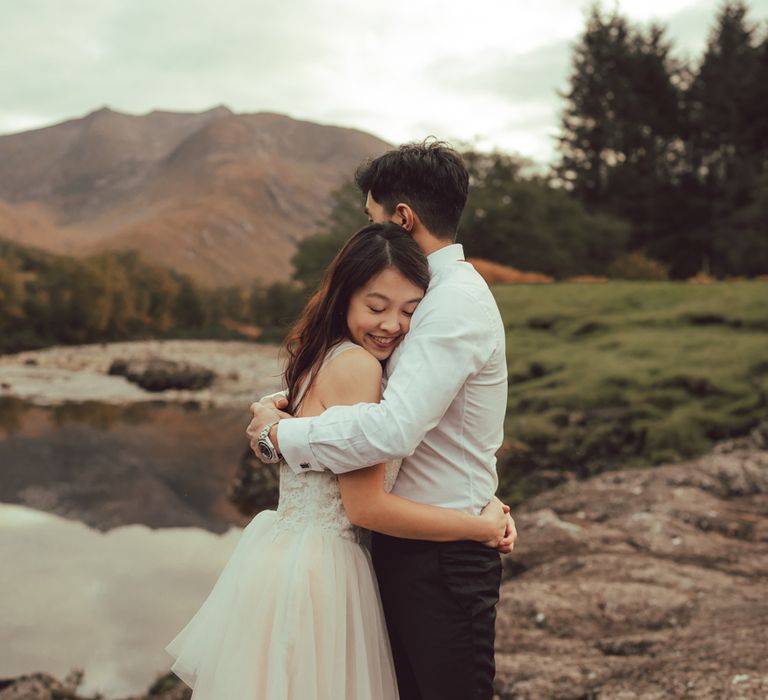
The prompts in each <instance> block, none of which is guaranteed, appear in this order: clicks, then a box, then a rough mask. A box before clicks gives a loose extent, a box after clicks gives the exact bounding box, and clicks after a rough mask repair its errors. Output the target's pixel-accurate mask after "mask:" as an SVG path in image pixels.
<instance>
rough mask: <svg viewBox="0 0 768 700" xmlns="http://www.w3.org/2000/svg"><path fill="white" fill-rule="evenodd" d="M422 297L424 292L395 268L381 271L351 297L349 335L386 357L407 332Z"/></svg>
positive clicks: (353, 339)
mask: <svg viewBox="0 0 768 700" xmlns="http://www.w3.org/2000/svg"><path fill="white" fill-rule="evenodd" d="M423 296H424V291H423V290H422V289H421V288H420V287H418V286H417V285H415V284H414V283H413V282H411V281H410V280H408V279H407V278H405V277H404V276H403V275H402V274H401V273H400V272H399V271H398V270H397V269H395V268H394V267H389V268H387V269H386V270H382V271H381V272H380V273H379V274H378V275H376V276H374V277H372V278H371V279H370V280H369V281H368V283H367V284H366V285H365V286H363V287H361V288H360V289H358V290H357V291H356V292H355V293H354V294H353V295H352V298H351V299H350V302H349V308H348V309H347V328H348V329H349V336H350V338H351V339H352V341H353V342H355V343H357V344H358V345H360V346H362V347H364V348H365V349H366V350H367V351H368V352H370V353H371V355H373V356H374V357H375V358H377V359H378V360H386V359H387V358H388V357H389V356H390V355H391V354H392V351H393V350H394V349H395V348H396V347H397V346H398V344H399V343H400V341H401V340H402V339H403V336H404V335H405V334H406V333H407V332H408V329H409V328H410V325H411V316H412V315H413V312H414V310H415V309H416V306H417V304H418V303H419V301H421V299H422V297H423Z"/></svg>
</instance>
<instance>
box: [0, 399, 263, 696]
mask: <svg viewBox="0 0 768 700" xmlns="http://www.w3.org/2000/svg"><path fill="white" fill-rule="evenodd" d="M249 420H250V414H249V413H248V407H247V406H244V407H243V409H242V410H239V409H231V408H216V409H205V410H200V409H199V408H196V407H195V405H194V404H188V405H181V404H162V403H156V402H155V403H153V402H147V403H139V404H131V405H126V406H115V405H107V404H100V403H95V402H89V403H80V404H66V405H62V406H51V407H40V406H32V405H29V404H27V403H25V402H23V401H20V400H18V399H9V398H5V399H1V400H0V561H1V562H2V566H0V625H1V626H0V649H2V653H0V677H11V676H16V675H21V674H22V673H29V672H33V671H44V672H47V673H51V674H53V675H55V676H57V677H59V678H62V679H63V678H64V677H65V676H66V674H67V673H68V672H69V671H70V670H71V669H72V668H83V669H85V680H84V684H83V685H82V686H81V688H80V692H81V693H92V692H103V693H104V694H105V695H106V696H107V697H109V698H114V697H120V696H126V695H132V694H139V693H143V692H145V691H146V690H147V689H148V688H149V686H150V685H151V683H152V681H153V680H154V679H155V677H156V676H157V675H158V674H159V673H163V672H167V670H168V668H169V666H170V663H171V661H172V659H171V657H170V656H169V655H168V654H167V652H165V650H164V646H165V644H167V643H168V642H169V641H170V640H171V639H172V638H173V636H174V635H175V634H176V633H177V632H178V631H179V630H180V629H181V627H182V626H183V625H184V624H185V623H186V621H187V620H188V619H189V618H190V617H191V616H192V615H193V614H194V612H195V611H196V610H197V609H198V607H199V606H200V605H201V604H202V602H203V601H204V599H205V597H206V595H207V594H208V592H209V591H210V589H211V587H212V586H213V583H214V582H215V580H216V577H217V576H218V574H219V572H220V571H221V569H222V568H223V566H224V563H225V562H226V560H227V558H228V556H229V554H230V553H231V551H232V549H233V548H234V545H235V544H236V541H237V539H238V538H239V535H240V532H241V531H242V530H241V528H242V527H243V526H244V525H245V524H247V523H248V522H249V521H250V519H251V517H252V515H250V514H249V515H243V514H241V513H240V512H239V511H238V510H237V508H236V507H235V506H234V505H233V504H232V503H231V502H230V500H229V494H230V488H231V482H232V478H233V476H234V475H235V473H236V472H237V470H238V467H239V465H240V462H241V459H242V458H243V455H244V454H246V453H248V452H249V449H250V448H249V446H248V441H247V439H246V437H245V432H244V431H245V427H246V426H247V424H248V421H249Z"/></svg>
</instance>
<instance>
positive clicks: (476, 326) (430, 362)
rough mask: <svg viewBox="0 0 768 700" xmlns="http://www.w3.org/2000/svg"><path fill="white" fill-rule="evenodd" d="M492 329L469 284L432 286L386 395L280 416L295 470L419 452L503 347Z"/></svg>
mask: <svg viewBox="0 0 768 700" xmlns="http://www.w3.org/2000/svg"><path fill="white" fill-rule="evenodd" d="M493 329H494V327H493V324H492V320H491V319H490V318H489V316H488V313H487V312H486V311H485V310H484V307H483V306H482V305H481V304H480V303H478V302H477V301H476V300H475V299H474V298H473V296H472V293H471V292H470V291H468V290H465V289H462V288H457V287H453V286H451V285H442V286H440V287H437V288H436V289H433V290H431V291H430V292H429V293H428V294H427V295H426V297H425V298H424V300H423V301H422V302H421V304H420V305H419V307H418V308H417V310H416V313H415V314H414V320H413V323H412V325H411V331H410V333H409V334H408V336H407V337H406V339H405V341H404V345H403V348H402V353H401V355H400V357H399V358H398V362H397V366H396V368H395V370H394V372H393V373H392V376H391V377H389V380H388V382H387V387H386V389H385V391H384V395H383V398H382V401H381V403H378V404H365V403H359V404H356V405H354V406H333V407H331V408H328V409H327V410H326V411H325V412H323V413H322V414H321V415H320V416H316V417H312V418H290V419H284V420H282V421H280V423H278V424H277V426H275V432H276V439H277V442H278V445H279V449H280V451H281V452H282V454H283V458H284V459H285V461H286V462H287V463H288V464H289V465H290V467H291V468H292V469H293V470H294V471H296V472H301V471H307V470H315V471H322V470H325V469H328V470H331V471H333V472H335V473H337V474H341V473H345V472H349V471H353V470H355V469H360V468H361V467H367V466H370V465H373V464H378V463H380V462H384V461H387V460H390V459H396V458H399V457H407V456H408V455H411V454H413V452H414V450H415V449H416V447H417V446H418V445H419V443H420V442H421V441H422V440H423V439H424V436H425V435H426V433H427V432H428V431H429V430H431V429H432V428H433V427H435V426H436V425H437V424H438V423H439V422H440V419H441V418H442V417H443V414H444V413H445V411H446V410H447V409H448V407H449V406H450V405H451V403H452V402H453V400H454V398H455V397H456V395H457V393H458V392H459V390H460V389H461V387H462V386H463V384H464V383H465V382H466V380H467V378H468V377H469V376H471V375H472V374H473V373H475V372H477V371H479V370H480V369H481V368H482V367H483V366H484V365H485V363H486V362H487V361H488V358H489V357H490V356H491V355H492V354H493V353H494V352H498V351H499V348H498V347H497V340H496V333H495V332H494V330H493Z"/></svg>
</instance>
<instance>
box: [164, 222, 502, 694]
mask: <svg viewBox="0 0 768 700" xmlns="http://www.w3.org/2000/svg"><path fill="white" fill-rule="evenodd" d="M428 284H429V268H428V266H427V261H426V258H425V257H424V255H423V253H422V252H421V250H420V249H419V247H418V245H417V244H416V243H415V242H414V241H413V239H412V238H411V237H410V235H409V234H408V233H407V232H406V231H405V230H404V229H402V228H401V227H399V226H397V225H395V224H372V225H369V226H366V227H365V228H363V229H361V230H360V231H358V232H357V233H356V234H355V235H354V236H352V238H350V239H349V241H347V243H346V244H345V245H344V247H343V248H342V250H341V251H340V252H339V253H338V254H337V256H336V257H335V259H334V260H333V262H332V263H331V265H330V266H329V268H328V270H327V272H326V274H325V277H324V279H323V282H322V283H321V285H320V288H319V289H318V291H317V292H316V293H315V295H314V296H313V297H312V298H311V299H310V301H309V302H308V304H307V306H306V308H305V309H304V311H303V312H302V314H301V316H300V318H299V320H298V321H297V322H296V324H295V325H294V327H293V329H292V330H291V332H290V334H289V337H288V340H287V341H286V348H287V351H288V362H287V366H286V369H285V372H284V382H285V385H286V387H287V390H288V395H289V396H290V397H291V405H290V407H289V410H290V411H291V412H293V413H294V414H295V415H301V416H313V415H318V414H320V413H322V412H323V411H324V410H325V409H326V408H328V407H329V406H333V405H337V404H354V403H359V402H375V401H379V400H380V398H381V389H382V386H381V385H382V363H383V362H384V361H386V360H387V358H388V357H389V356H390V355H391V354H392V352H393V350H394V349H395V347H397V345H398V344H399V343H400V342H401V341H402V339H403V336H404V335H405V334H406V333H407V332H408V329H409V325H410V317H411V315H412V314H413V312H414V310H415V308H416V306H417V305H418V303H419V301H420V300H421V298H422V297H423V296H424V294H425V292H426V290H427V286H428ZM398 468H399V462H389V463H386V464H379V465H376V466H373V467H369V468H366V469H359V470H357V471H354V472H351V473H348V474H344V475H342V476H338V477H337V476H336V475H334V474H333V473H332V472H328V471H326V472H316V471H312V472H307V473H302V474H295V473H294V472H293V471H292V470H291V469H290V468H288V467H287V465H284V464H282V465H281V468H280V501H279V505H278V507H277V510H276V511H263V512H261V513H259V514H258V515H256V516H255V517H254V518H253V519H252V520H251V522H250V523H249V524H248V525H247V526H246V527H245V529H244V530H243V532H242V534H241V537H240V539H239V540H238V543H237V545H236V546H235V549H234V550H233V552H232V555H231V556H230V558H229V560H228V561H227V563H226V565H225V567H224V569H223V570H222V572H221V574H220V575H219V578H218V580H217V581H216V583H215V584H214V586H213V588H212V589H211V591H210V593H209V594H208V597H207V598H206V600H205V601H204V602H203V604H202V606H201V607H200V608H199V610H198V611H197V612H196V613H195V614H194V616H193V617H192V618H191V619H190V620H189V622H188V623H187V624H186V626H185V627H184V628H183V629H182V630H181V631H180V632H179V633H178V634H177V635H176V637H175V638H174V639H173V640H172V641H171V642H170V643H169V644H168V645H167V646H166V647H165V649H166V650H167V651H168V653H169V654H170V655H171V656H173V657H174V659H175V661H174V662H173V665H172V666H171V670H172V671H173V672H174V673H175V674H176V675H177V676H179V677H180V678H181V679H182V680H183V681H184V682H185V683H186V684H187V685H189V686H190V687H192V688H194V691H193V694H192V697H193V698H194V700H397V698H398V692H397V681H396V678H395V671H394V665H393V661H392V654H391V651H390V647H389V640H388V637H387V629H386V623H385V620H384V615H383V612H382V607H381V601H380V598H379V590H378V587H377V583H376V579H375V575H374V572H373V567H372V564H371V558H370V554H369V552H368V549H367V548H366V545H367V543H368V535H369V532H368V531H369V530H376V531H378V532H382V533H385V534H388V535H392V536H395V537H402V538H409V539H421V540H434V541H452V540H475V541H479V542H484V543H486V544H488V546H495V545H496V544H497V543H498V541H499V540H500V539H501V538H502V536H503V535H504V531H505V528H506V515H505V511H504V508H503V506H502V504H501V502H500V501H498V500H497V499H494V500H493V501H491V503H490V504H489V505H488V506H487V507H486V508H485V510H484V511H483V513H482V514H481V515H479V516H474V515H469V514H467V513H463V512H460V511H455V510H451V509H448V508H441V507H438V506H429V505H423V504H419V503H415V502H413V501H409V500H407V499H404V498H400V497H398V496H395V495H392V494H390V493H389V490H390V489H391V488H392V485H393V483H394V481H395V478H396V476H397V470H398Z"/></svg>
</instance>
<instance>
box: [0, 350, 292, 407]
mask: <svg viewBox="0 0 768 700" xmlns="http://www.w3.org/2000/svg"><path fill="white" fill-rule="evenodd" d="M278 350H279V347H278V346H277V345H265V344H262V343H253V342H248V341H240V340H232V341H222V340H139V341H125V342H116V343H93V344H89V345H71V346H68V345H67V346H64V345H56V346H53V347H49V348H44V349H41V350H25V351H22V352H19V353H14V354H10V355H0V399H2V398H4V397H11V398H17V399H20V400H23V401H26V402H28V403H31V404H33V405H36V406H57V405H61V404H64V403H68V402H86V401H98V402H102V403H109V404H131V403H138V402H144V401H164V402H169V403H184V402H189V401H194V402H196V403H198V404H199V405H200V406H202V407H204V408H214V407H236V406H237V407H242V406H243V405H245V406H248V405H250V403H252V402H253V401H256V400H258V398H259V397H260V396H263V395H264V394H267V393H271V392H273V391H277V390H278V389H279V388H280V381H281V380H280V368H279V362H278ZM150 358H158V359H163V360H170V361H173V362H189V363H192V364H194V365H199V366H201V367H205V368H207V369H210V370H211V371H213V372H214V373H215V375H216V376H215V379H214V380H213V383H212V384H211V386H210V387H208V388H206V389H199V390H192V389H168V390H166V391H157V392H155V391H145V390H144V389H142V388H140V387H139V386H137V385H136V384H133V383H131V382H129V381H128V380H127V379H125V378H124V377H121V376H111V375H109V374H108V371H109V368H110V366H111V364H112V362H113V361H114V360H116V359H123V360H129V361H130V360H135V361H144V360H148V359H150Z"/></svg>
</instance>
